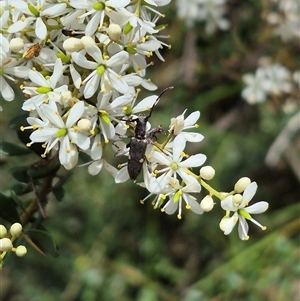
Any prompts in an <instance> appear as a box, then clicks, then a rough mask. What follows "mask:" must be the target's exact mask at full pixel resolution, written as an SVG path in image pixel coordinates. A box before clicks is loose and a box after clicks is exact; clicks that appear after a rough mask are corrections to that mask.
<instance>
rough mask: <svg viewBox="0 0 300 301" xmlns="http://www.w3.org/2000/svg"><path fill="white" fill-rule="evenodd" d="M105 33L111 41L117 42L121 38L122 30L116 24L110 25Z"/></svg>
mask: <svg viewBox="0 0 300 301" xmlns="http://www.w3.org/2000/svg"><path fill="white" fill-rule="evenodd" d="M107 33H108V36H109V37H110V39H111V40H112V41H119V40H120V38H121V33H122V29H121V27H120V25H118V24H110V25H109V27H108V31H107Z"/></svg>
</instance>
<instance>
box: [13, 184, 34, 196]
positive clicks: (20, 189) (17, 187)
mask: <svg viewBox="0 0 300 301" xmlns="http://www.w3.org/2000/svg"><path fill="white" fill-rule="evenodd" d="M11 190H13V191H14V192H15V194H16V195H23V194H25V193H28V192H31V191H32V186H31V185H28V184H26V183H20V182H17V183H13V185H12V186H11Z"/></svg>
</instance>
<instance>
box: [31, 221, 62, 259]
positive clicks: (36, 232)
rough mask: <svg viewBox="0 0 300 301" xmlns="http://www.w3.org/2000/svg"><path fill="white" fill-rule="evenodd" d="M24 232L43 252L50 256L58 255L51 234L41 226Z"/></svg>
mask: <svg viewBox="0 0 300 301" xmlns="http://www.w3.org/2000/svg"><path fill="white" fill-rule="evenodd" d="M26 234H27V235H28V236H29V237H30V238H31V240H32V241H33V243H34V244H35V245H36V246H37V247H38V248H39V249H40V250H41V251H42V252H44V253H45V254H49V255H51V256H52V257H54V258H56V257H58V248H57V245H56V243H55V241H54V239H53V237H52V235H51V234H50V233H49V232H48V231H47V230H46V229H45V228H44V227H43V230H41V229H30V230H28V231H26Z"/></svg>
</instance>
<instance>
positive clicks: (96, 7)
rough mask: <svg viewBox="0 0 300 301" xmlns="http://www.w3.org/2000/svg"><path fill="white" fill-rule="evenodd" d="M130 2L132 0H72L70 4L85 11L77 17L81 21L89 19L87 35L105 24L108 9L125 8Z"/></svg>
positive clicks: (86, 29)
mask: <svg viewBox="0 0 300 301" xmlns="http://www.w3.org/2000/svg"><path fill="white" fill-rule="evenodd" d="M129 3H130V0H109V1H98V0H90V1H82V0H70V5H71V6H73V7H75V8H77V9H80V10H82V11H85V13H83V14H80V15H79V16H78V17H77V18H78V20H79V21H80V22H83V21H84V20H85V19H87V20H88V22H87V26H86V28H85V34H86V35H87V36H92V35H93V34H94V33H95V32H96V31H97V29H98V28H101V27H102V25H103V21H104V17H105V16H106V15H107V11H110V10H111V7H112V8H114V9H116V8H123V7H125V6H126V5H128V4H129Z"/></svg>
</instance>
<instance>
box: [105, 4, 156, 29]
mask: <svg viewBox="0 0 300 301" xmlns="http://www.w3.org/2000/svg"><path fill="white" fill-rule="evenodd" d="M107 14H108V16H109V17H110V18H111V19H112V21H113V22H114V23H116V24H119V25H120V26H121V27H123V26H126V25H127V26H126V27H125V30H124V33H125V34H128V33H129V32H130V31H131V30H132V28H135V27H137V26H138V27H140V28H142V29H144V30H145V31H146V32H147V33H149V34H153V33H157V32H158V30H157V29H155V23H153V22H151V21H147V20H145V18H141V17H140V16H137V15H136V14H135V13H134V12H130V11H129V10H127V9H126V8H122V7H121V8H117V9H116V10H115V11H113V10H112V11H110V12H108V13H107ZM143 17H146V16H143Z"/></svg>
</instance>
